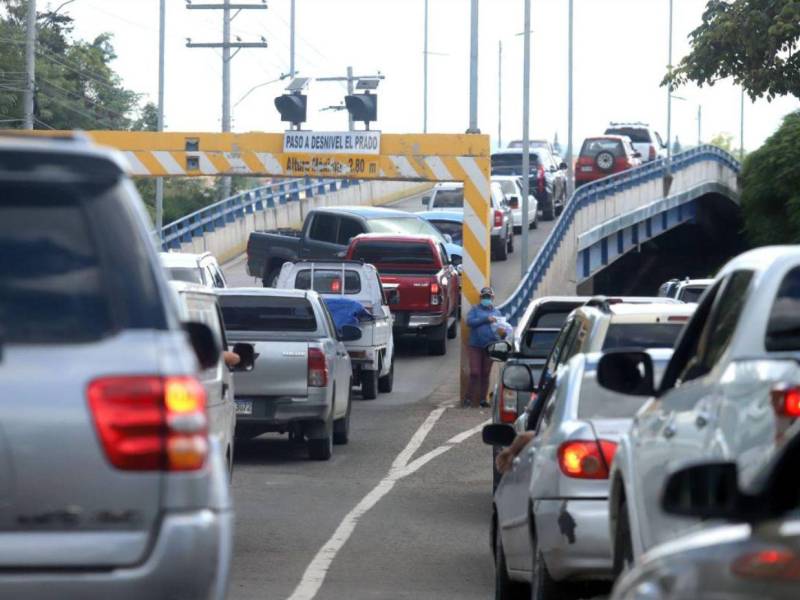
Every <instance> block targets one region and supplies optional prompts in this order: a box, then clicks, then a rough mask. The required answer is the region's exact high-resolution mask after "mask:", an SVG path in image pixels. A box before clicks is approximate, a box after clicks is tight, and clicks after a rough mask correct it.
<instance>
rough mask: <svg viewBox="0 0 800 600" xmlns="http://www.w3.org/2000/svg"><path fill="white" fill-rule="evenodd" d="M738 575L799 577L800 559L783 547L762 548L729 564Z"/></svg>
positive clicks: (774, 577) (748, 576)
mask: <svg viewBox="0 0 800 600" xmlns="http://www.w3.org/2000/svg"><path fill="white" fill-rule="evenodd" d="M731 572H733V574H734V575H738V576H739V577H747V578H756V579H783V580H798V579H800V559H798V557H797V556H795V554H794V553H793V552H791V551H788V550H783V549H770V550H762V551H760V552H753V553H750V554H745V555H744V556H741V557H739V558H738V559H736V561H734V563H733V565H731Z"/></svg>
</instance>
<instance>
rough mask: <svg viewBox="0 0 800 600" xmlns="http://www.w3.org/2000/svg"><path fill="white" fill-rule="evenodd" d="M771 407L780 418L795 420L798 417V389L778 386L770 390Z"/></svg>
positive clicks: (799, 412) (799, 398) (799, 393)
mask: <svg viewBox="0 0 800 600" xmlns="http://www.w3.org/2000/svg"><path fill="white" fill-rule="evenodd" d="M771 395H772V407H773V408H774V409H775V413H776V414H777V415H778V416H781V417H789V418H792V419H796V418H798V417H800V388H798V387H796V386H786V385H778V386H775V387H774V388H772V392H771Z"/></svg>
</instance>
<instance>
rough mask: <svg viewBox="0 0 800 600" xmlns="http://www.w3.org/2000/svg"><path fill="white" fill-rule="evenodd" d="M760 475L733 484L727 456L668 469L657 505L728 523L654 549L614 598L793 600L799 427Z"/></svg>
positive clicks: (797, 571) (797, 584)
mask: <svg viewBox="0 0 800 600" xmlns="http://www.w3.org/2000/svg"><path fill="white" fill-rule="evenodd" d="M794 430H795V433H794V435H793V437H792V438H791V440H790V441H789V442H787V443H786V445H785V446H784V447H783V450H782V451H781V452H780V453H779V454H778V456H777V457H776V458H775V460H773V461H772V463H771V464H770V465H769V467H768V468H766V469H764V471H762V473H761V474H760V479H761V481H760V483H759V485H758V489H757V490H756V491H751V492H744V491H742V490H741V489H740V488H739V485H738V468H737V466H736V464H735V463H731V462H712V463H697V464H694V465H692V466H689V467H685V468H683V469H682V470H679V471H677V472H675V473H673V474H672V475H671V476H670V477H669V478H668V479H667V484H666V488H665V490H664V492H663V495H662V508H663V509H664V510H665V511H667V512H669V513H672V514H675V515H683V516H691V517H694V518H700V519H712V520H713V521H712V522H713V523H719V522H720V520H725V521H727V523H725V524H719V525H717V526H715V527H714V526H712V527H705V528H702V529H700V530H698V531H693V532H690V533H688V534H686V535H684V536H682V537H680V538H677V539H675V540H672V541H669V542H666V543H664V544H661V545H659V546H656V547H654V548H653V549H652V550H650V551H648V552H647V553H645V554H644V555H643V556H642V558H641V560H640V561H639V563H638V564H637V565H636V566H635V567H634V568H633V569H632V570H631V571H629V572H628V573H626V574H625V575H624V576H623V577H622V578H621V579H620V580H619V581H618V582H617V585H616V587H615V589H614V594H613V596H612V598H613V600H644V599H647V600H673V599H674V600H678V599H680V600H683V599H686V598H712V599H713V598H719V599H720V600H722V599H725V600H795V599H796V598H798V596H800V487H799V486H798V485H797V464H798V461H800V433H798V431H799V430H798V428H797V427H795V428H794Z"/></svg>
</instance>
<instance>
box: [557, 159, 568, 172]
mask: <svg viewBox="0 0 800 600" xmlns="http://www.w3.org/2000/svg"><path fill="white" fill-rule="evenodd" d="M558 168H559V169H560V170H562V171H566V170H567V169H569V167H568V166H567V163H566V162H564V161H563V160H562V161H561V164H559V165H558Z"/></svg>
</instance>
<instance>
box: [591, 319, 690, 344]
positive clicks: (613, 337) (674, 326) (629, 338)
mask: <svg viewBox="0 0 800 600" xmlns="http://www.w3.org/2000/svg"><path fill="white" fill-rule="evenodd" d="M683 325H684V324H683V323H611V325H609V326H608V332H607V333H606V337H605V341H604V342H603V350H613V349H614V348H672V347H673V346H674V345H675V341H676V340H677V339H678V335H679V334H680V332H681V329H683Z"/></svg>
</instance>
